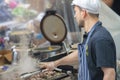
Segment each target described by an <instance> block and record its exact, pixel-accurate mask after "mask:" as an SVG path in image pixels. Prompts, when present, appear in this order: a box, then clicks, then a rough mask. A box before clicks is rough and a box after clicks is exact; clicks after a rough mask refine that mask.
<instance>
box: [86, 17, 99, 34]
mask: <svg viewBox="0 0 120 80" xmlns="http://www.w3.org/2000/svg"><path fill="white" fill-rule="evenodd" d="M97 22H98V19H90V20H87V21H85V25H84V30H85V32H87V33H88V32H89V31H90V30H91V29H92V27H93V26H94V25H95V24H96V23H97Z"/></svg>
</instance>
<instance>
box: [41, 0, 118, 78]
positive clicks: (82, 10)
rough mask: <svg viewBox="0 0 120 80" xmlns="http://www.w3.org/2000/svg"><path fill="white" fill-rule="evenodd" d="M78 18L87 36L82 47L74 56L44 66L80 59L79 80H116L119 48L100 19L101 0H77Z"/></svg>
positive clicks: (75, 7) (75, 6)
mask: <svg viewBox="0 0 120 80" xmlns="http://www.w3.org/2000/svg"><path fill="white" fill-rule="evenodd" d="M73 5H74V11H75V18H76V21H77V23H78V24H79V26H80V27H82V28H84V30H85V35H84V36H83V38H84V40H83V43H82V44H79V45H78V50H77V51H75V52H73V53H71V54H70V55H68V56H66V57H64V58H62V59H59V60H56V61H53V62H46V63H43V65H42V66H41V67H44V68H46V69H48V70H53V69H54V68H55V67H57V66H59V65H69V64H71V63H74V62H78V61H79V73H78V80H115V78H116V77H115V76H116V69H115V68H116V48H115V44H114V41H113V38H112V37H111V35H110V33H109V32H108V31H107V30H106V29H105V28H104V27H103V26H102V23H101V22H100V21H99V8H100V1H99V0H73Z"/></svg>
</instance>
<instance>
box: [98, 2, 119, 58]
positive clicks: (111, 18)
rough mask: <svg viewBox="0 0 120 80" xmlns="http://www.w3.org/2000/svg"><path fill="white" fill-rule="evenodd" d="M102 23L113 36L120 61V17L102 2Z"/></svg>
mask: <svg viewBox="0 0 120 80" xmlns="http://www.w3.org/2000/svg"><path fill="white" fill-rule="evenodd" d="M100 21H102V23H103V26H104V27H106V28H107V29H108V30H109V31H110V33H111V34H112V36H113V39H114V41H115V44H116V51H117V58H118V59H120V42H119V41H120V16H118V15H117V14H116V13H115V12H114V11H113V10H112V9H110V8H109V7H108V6H107V5H106V4H104V3H103V2H102V6H101V9H100Z"/></svg>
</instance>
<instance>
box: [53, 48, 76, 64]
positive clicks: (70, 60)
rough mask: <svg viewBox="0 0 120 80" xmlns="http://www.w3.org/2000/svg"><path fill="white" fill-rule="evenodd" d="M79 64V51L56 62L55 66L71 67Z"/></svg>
mask: <svg viewBox="0 0 120 80" xmlns="http://www.w3.org/2000/svg"><path fill="white" fill-rule="evenodd" d="M77 62H78V50H76V51H74V52H73V53H71V54H69V55H68V56H66V57H64V58H62V59H59V60H57V61H55V62H54V63H55V66H59V65H70V64H73V63H77Z"/></svg>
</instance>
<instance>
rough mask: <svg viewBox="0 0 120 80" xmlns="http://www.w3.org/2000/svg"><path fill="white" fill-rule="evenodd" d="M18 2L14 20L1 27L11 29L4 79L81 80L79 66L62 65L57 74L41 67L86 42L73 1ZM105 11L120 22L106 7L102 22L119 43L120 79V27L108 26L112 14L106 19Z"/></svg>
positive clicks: (2, 61)
mask: <svg viewBox="0 0 120 80" xmlns="http://www.w3.org/2000/svg"><path fill="white" fill-rule="evenodd" d="M17 1H18V2H19V4H18V6H17V7H16V8H14V9H12V10H11V14H12V15H13V17H12V20H11V21H5V22H4V23H3V22H2V23H0V27H1V26H2V27H3V26H5V27H7V28H9V29H7V31H6V33H5V35H4V39H5V41H6V43H5V48H4V50H3V49H1V50H0V80H77V73H78V64H77V65H76V64H75V63H73V65H64V66H59V67H57V68H55V70H53V71H44V69H41V68H39V67H38V65H39V64H40V63H41V62H50V61H54V60H57V59H60V58H62V57H65V56H67V55H68V54H70V53H71V52H73V51H74V50H76V49H77V47H76V45H77V44H78V43H80V42H81V41H82V34H83V32H82V31H81V29H80V28H79V27H78V25H77V24H76V21H75V20H74V16H73V15H74V11H73V7H71V1H72V0H36V2H35V1H34V0H21V1H19V0H17ZM34 2H35V3H34ZM105 11H108V12H110V13H112V16H115V17H114V18H115V20H118V21H119V22H120V19H119V18H118V17H119V16H118V15H116V14H115V13H114V12H113V11H111V10H110V9H109V8H108V7H107V6H106V5H104V4H103V7H102V11H101V13H100V19H101V20H102V21H103V25H104V26H110V27H107V28H108V29H109V30H110V32H111V33H112V36H113V37H114V39H115V43H116V44H117V55H118V62H117V64H118V66H117V68H118V69H117V72H118V78H119V77H120V76H119V72H120V71H119V67H120V66H119V64H120V62H119V54H118V53H119V50H120V49H118V48H119V41H118V40H119V39H118V36H119V35H118V34H119V29H118V28H119V27H118V26H119V25H118V23H117V22H115V24H113V26H116V27H117V28H116V27H115V28H114V29H113V28H112V27H111V24H108V21H109V18H108V17H110V16H111V15H110V16H109V15H107V16H106V15H105ZM104 18H105V19H104ZM116 31H117V33H116ZM38 33H40V34H38ZM0 42H1V43H2V40H1V41H0ZM41 45H42V46H41Z"/></svg>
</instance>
